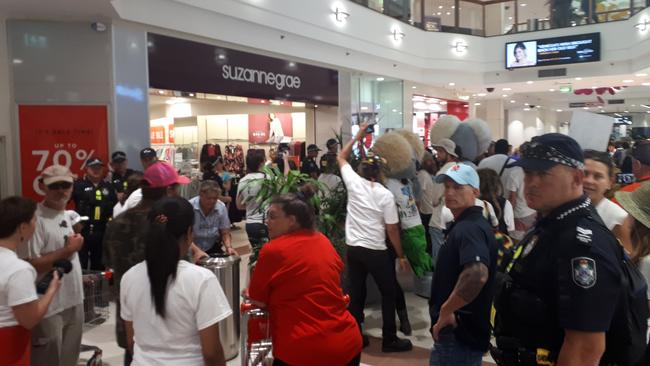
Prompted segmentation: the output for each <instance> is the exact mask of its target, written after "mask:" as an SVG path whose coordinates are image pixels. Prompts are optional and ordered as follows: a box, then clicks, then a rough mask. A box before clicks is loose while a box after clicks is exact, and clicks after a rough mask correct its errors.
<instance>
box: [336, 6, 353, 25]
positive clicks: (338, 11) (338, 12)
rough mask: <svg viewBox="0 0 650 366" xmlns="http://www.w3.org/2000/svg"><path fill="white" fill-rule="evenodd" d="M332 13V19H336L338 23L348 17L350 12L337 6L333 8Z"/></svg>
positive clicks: (343, 21)
mask: <svg viewBox="0 0 650 366" xmlns="http://www.w3.org/2000/svg"><path fill="white" fill-rule="evenodd" d="M333 14H334V19H336V21H337V22H339V23H345V21H346V20H347V19H348V18H349V17H350V13H348V12H346V11H345V10H343V9H340V8H338V7H337V8H336V10H334V12H333Z"/></svg>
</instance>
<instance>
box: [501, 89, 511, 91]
mask: <svg viewBox="0 0 650 366" xmlns="http://www.w3.org/2000/svg"><path fill="white" fill-rule="evenodd" d="M501 90H503V91H511V90H512V88H503V89H501Z"/></svg>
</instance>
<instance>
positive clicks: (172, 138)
mask: <svg viewBox="0 0 650 366" xmlns="http://www.w3.org/2000/svg"><path fill="white" fill-rule="evenodd" d="M167 130H169V136H168V137H169V143H170V144H173V143H174V141H175V140H174V125H169V126H168V127H167Z"/></svg>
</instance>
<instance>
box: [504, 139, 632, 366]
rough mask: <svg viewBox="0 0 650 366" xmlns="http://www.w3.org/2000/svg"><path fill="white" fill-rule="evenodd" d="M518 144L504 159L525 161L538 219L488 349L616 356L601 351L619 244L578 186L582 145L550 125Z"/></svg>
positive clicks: (554, 361)
mask: <svg viewBox="0 0 650 366" xmlns="http://www.w3.org/2000/svg"><path fill="white" fill-rule="evenodd" d="M521 152H522V158H521V160H519V161H518V162H516V163H513V164H511V165H510V166H520V167H522V168H523V169H524V171H525V180H524V182H525V196H526V201H527V203H528V206H529V207H531V208H533V209H535V210H536V211H537V212H538V214H539V219H538V222H537V223H536V225H535V227H534V228H533V229H532V230H531V231H529V232H528V233H527V235H526V236H525V238H524V239H523V240H522V242H521V243H520V245H519V249H518V250H517V253H516V254H515V259H514V260H513V262H512V263H511V264H510V267H509V270H508V273H507V274H506V275H505V278H504V280H503V283H502V286H501V288H500V291H499V292H498V295H497V296H496V298H495V302H494V304H495V308H496V324H495V330H494V334H495V336H496V344H497V347H496V348H493V349H491V353H492V357H493V358H494V359H495V361H496V362H497V364H498V365H501V366H503V365H598V364H599V362H601V361H602V362H603V363H601V364H608V365H611V364H619V363H618V362H613V363H612V362H611V359H610V360H609V361H605V359H606V358H607V357H608V354H605V355H604V356H603V353H604V351H605V339H606V337H605V332H606V331H608V330H609V329H610V325H611V324H612V321H613V319H615V311H616V310H617V305H618V304H619V299H620V298H622V291H621V280H622V273H621V266H620V264H619V263H620V262H619V260H620V257H621V255H622V250H621V248H620V246H619V245H618V243H617V241H616V239H615V238H614V236H613V235H612V233H611V232H610V231H609V230H607V228H606V227H605V226H604V224H603V223H602V221H601V220H600V217H599V216H598V214H597V213H596V211H595V209H594V207H593V206H592V205H591V202H590V200H589V198H588V197H587V196H585V195H584V194H583V188H582V181H583V177H584V173H583V168H584V159H583V154H582V149H581V148H580V146H579V145H578V143H577V142H576V141H575V140H573V139H572V138H570V137H568V136H565V135H561V134H556V133H550V134H545V135H542V136H539V137H536V138H534V139H533V140H532V142H530V143H526V144H524V145H523V146H522V149H521ZM608 347H609V343H608ZM601 357H603V358H602V360H601Z"/></svg>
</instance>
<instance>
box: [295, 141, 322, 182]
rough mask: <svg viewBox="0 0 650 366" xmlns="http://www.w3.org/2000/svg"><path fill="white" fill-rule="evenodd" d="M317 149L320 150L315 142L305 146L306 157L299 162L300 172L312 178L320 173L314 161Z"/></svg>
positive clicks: (315, 177)
mask: <svg viewBox="0 0 650 366" xmlns="http://www.w3.org/2000/svg"><path fill="white" fill-rule="evenodd" d="M319 151H321V150H320V149H319V148H318V145H316V144H311V145H309V146H307V157H305V158H304V159H303V161H302V162H301V163H300V172H301V173H303V174H308V175H309V176H310V177H311V178H314V179H318V176H319V175H320V169H319V168H318V164H317V163H316V157H317V156H318V152H319Z"/></svg>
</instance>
